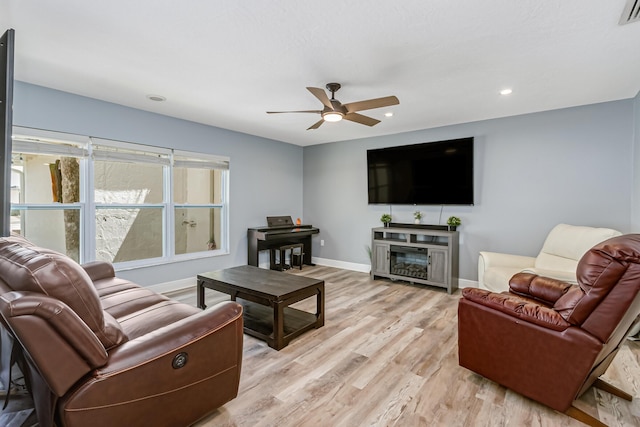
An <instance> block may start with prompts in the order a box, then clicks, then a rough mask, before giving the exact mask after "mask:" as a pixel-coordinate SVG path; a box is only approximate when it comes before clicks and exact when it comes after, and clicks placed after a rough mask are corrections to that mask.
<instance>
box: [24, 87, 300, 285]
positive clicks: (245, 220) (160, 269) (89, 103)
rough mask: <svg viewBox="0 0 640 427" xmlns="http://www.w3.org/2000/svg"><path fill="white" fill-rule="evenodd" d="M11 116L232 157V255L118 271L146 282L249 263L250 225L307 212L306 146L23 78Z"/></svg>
mask: <svg viewBox="0 0 640 427" xmlns="http://www.w3.org/2000/svg"><path fill="white" fill-rule="evenodd" d="M167 102H171V100H168V101H167ZM13 113H14V117H13V123H14V125H16V126H25V127H33V128H39V129H47V130H53V131H58V132H68V133H75V134H80V135H89V136H94V137H100V138H107V139H115V140H120V141H127V142H135V143H140V144H149V145H154V146H159V147H166V148H176V149H180V150H187V151H196V152H203V153H210V154H216V155H222V156H228V157H230V158H231V163H230V200H229V206H230V224H229V226H230V236H229V238H230V254H229V255H223V256H218V257H214V258H205V259H198V260H192V261H184V262H177V263H168V264H163V265H158V266H153V267H144V268H138V269H134V270H129V271H121V272H119V273H118V275H119V276H121V277H124V278H127V279H129V280H132V281H135V282H137V283H140V284H142V285H153V284H156V283H162V282H168V281H173V280H178V279H183V278H187V277H194V276H195V275H196V274H197V273H201V272H205V271H211V270H217V269H221V268H227V267H232V266H236V265H241V264H246V263H247V228H248V227H252V226H259V225H266V216H268V215H291V216H292V217H293V218H294V219H295V218H297V217H302V176H303V173H302V165H303V161H302V155H303V149H302V147H298V146H295V145H291V144H287V143H284V142H279V141H274V140H269V139H265V138H260V137H256V136H252V135H247V134H242V133H238V132H233V131H229V130H225V129H220V128H215V127H211V126H205V125H202V124H198V123H194V122H189V121H185V120H180V119H175V118H171V117H168V116H163V115H160V114H154V113H149V112H146V111H141V110H136V109H132V108H128V107H124V106H121V105H117V104H112V103H108V102H103V101H99V100H96V99H91V98H86V97H82V96H78V95H74V94H70V93H66V92H60V91H57V90H53V89H49V88H45V87H41V86H35V85H31V84H27V83H23V82H16V84H15V94H14V105H13ZM264 256H266V254H262V257H264ZM261 262H262V259H261Z"/></svg>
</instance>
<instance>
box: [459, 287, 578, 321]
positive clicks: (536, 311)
mask: <svg viewBox="0 0 640 427" xmlns="http://www.w3.org/2000/svg"><path fill="white" fill-rule="evenodd" d="M462 296H463V298H465V299H467V300H469V301H473V302H475V303H478V304H480V305H483V306H485V307H489V308H492V309H494V310H497V311H500V312H502V313H504V314H507V315H509V316H512V317H515V318H518V319H521V320H523V321H526V322H530V323H534V324H536V325H538V326H542V327H544V328H548V329H552V330H554V331H564V330H565V329H567V328H568V327H569V326H571V325H570V324H569V322H567V321H566V320H564V318H563V317H562V316H561V315H560V314H559V313H558V312H556V311H555V310H553V309H552V308H549V307H546V306H544V305H540V304H537V303H535V302H531V301H530V300H524V299H522V298H520V297H518V296H516V295H510V294H507V293H504V294H497V293H494V292H490V291H487V290H485V289H478V288H465V289H463V290H462Z"/></svg>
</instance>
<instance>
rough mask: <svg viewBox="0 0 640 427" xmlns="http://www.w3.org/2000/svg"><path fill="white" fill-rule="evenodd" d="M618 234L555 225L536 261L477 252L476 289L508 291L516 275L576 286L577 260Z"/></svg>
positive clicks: (522, 257) (518, 256)
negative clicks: (547, 279) (510, 281)
mask: <svg viewBox="0 0 640 427" xmlns="http://www.w3.org/2000/svg"><path fill="white" fill-rule="evenodd" d="M620 234H622V233H620V232H619V231H617V230H613V229H610V228H594V227H584V226H575V225H567V224H558V225H556V226H555V227H554V228H553V229H552V230H551V231H550V232H549V235H548V236H547V238H546V240H545V242H544V245H543V246H542V250H541V251H540V253H539V254H538V256H537V257H536V258H533V257H526V256H520V255H510V254H501V253H497V252H480V256H479V258H478V286H479V287H480V288H482V289H488V290H490V291H493V292H504V291H508V290H509V280H510V279H511V277H513V275H514V274H516V273H519V272H527V273H533V274H538V275H541V276H546V277H552V278H554V279H559V280H564V281H567V282H571V283H576V268H577V266H578V261H579V260H580V258H582V256H583V255H584V254H585V253H586V252H587V251H588V250H589V249H591V248H592V247H594V246H595V245H596V244H598V243H600V242H602V241H603V240H607V239H609V238H611V237H615V236H619V235H620Z"/></svg>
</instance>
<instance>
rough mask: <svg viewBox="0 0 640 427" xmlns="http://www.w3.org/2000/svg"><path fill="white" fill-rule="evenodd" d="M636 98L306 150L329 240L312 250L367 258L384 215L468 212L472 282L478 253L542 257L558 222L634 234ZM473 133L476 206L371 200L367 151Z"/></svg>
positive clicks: (344, 258)
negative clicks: (394, 203) (373, 202)
mask: <svg viewBox="0 0 640 427" xmlns="http://www.w3.org/2000/svg"><path fill="white" fill-rule="evenodd" d="M638 103H639V101H638V98H637V97H636V99H635V100H633V99H629V100H622V101H615V102H608V103H602V104H594V105H587V106H582V107H575V108H567V109H561V110H555V111H546V112H540V113H534V114H527V115H521V116H514V117H507V118H502V119H494V120H486V121H479V122H473V123H465V124H460V125H454V126H446V127H440V128H434V129H426V130H420V131H415V132H407V133H402V134H396V135H389V136H382V137H375V138H365V139H358V140H352V141H343V142H336V143H331V144H323V145H315V146H310V147H305V149H304V168H303V170H304V180H303V181H304V209H303V213H304V218H305V220H306V221H307V222H309V223H313V224H314V225H316V226H318V227H319V228H320V230H321V233H320V238H321V239H323V240H324V243H325V245H324V246H320V239H314V243H313V245H314V246H313V254H314V257H319V258H321V259H325V260H337V261H341V262H346V263H355V264H369V263H370V261H369V257H368V254H367V250H366V247H367V246H369V245H370V230H371V228H372V227H377V226H380V225H381V223H380V221H379V218H380V216H381V215H382V214H383V213H391V214H392V217H393V222H399V223H411V222H413V212H414V211H415V210H420V211H422V212H423V214H424V217H423V223H427V224H444V223H446V220H447V218H448V217H449V216H451V215H455V216H458V217H460V218H461V219H462V226H461V227H460V228H459V231H460V277H461V278H462V279H467V280H474V281H475V280H477V259H478V252H479V251H495V252H507V253H513V254H520V255H530V256H535V255H537V253H538V251H539V250H540V248H541V247H542V244H543V241H544V239H545V237H546V235H547V233H548V232H549V230H550V229H551V228H552V227H553V226H554V225H556V224H558V223H568V224H574V225H590V226H598V227H611V228H615V229H618V230H620V231H622V232H629V231H630V230H631V229H632V223H631V220H630V217H631V195H632V183H633V177H634V168H635V169H637V168H638V167H634V162H633V156H632V155H633V153H634V150H633V146H634V126H635V127H636V130H637V126H638V125H637V122H638V119H637V114H638ZM634 106H635V112H634ZM399 113H400V114H401V112H399ZM634 114H635V124H634ZM390 120H393V119H390ZM337 125H338V126H357V125H356V124H352V123H339V124H337ZM379 126H384V122H383V123H381V124H380V125H379ZM468 136H473V137H474V138H475V153H474V157H475V169H474V175H475V204H474V206H389V205H368V203H367V170H366V151H367V149H372V148H380V147H388V146H396V145H406V144H415V143H421V142H433V141H440V140H445V139H453V138H462V137H468ZM635 146H636V147H638V146H640V143H639V142H638V137H637V136H636V139H635ZM636 151H637V150H636ZM636 164H638V162H636ZM424 167H425V168H427V167H428V165H424ZM446 183H447V179H446V176H445V177H443V179H442V185H446ZM636 188H637V186H636ZM634 227H635V228H636V229H639V227H638V226H637V221H636V224H634Z"/></svg>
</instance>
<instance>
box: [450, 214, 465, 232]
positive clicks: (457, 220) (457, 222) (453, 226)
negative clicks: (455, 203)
mask: <svg viewBox="0 0 640 427" xmlns="http://www.w3.org/2000/svg"><path fill="white" fill-rule="evenodd" d="M460 224H462V221H460V218H458V217H457V216H450V217H449V219H448V220H447V225H448V226H449V230H451V231H455V230H456V227H459V226H460Z"/></svg>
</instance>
